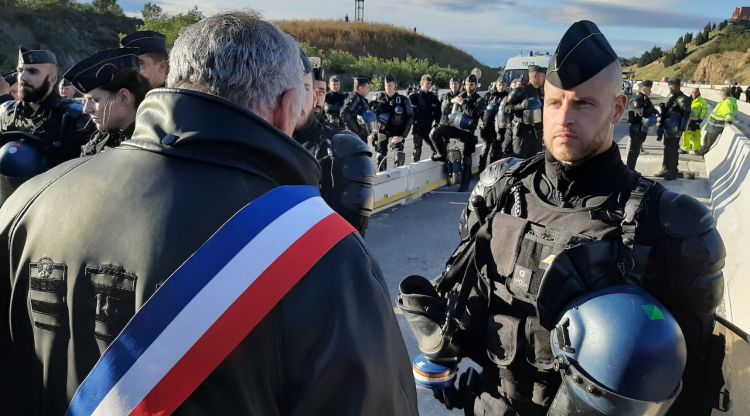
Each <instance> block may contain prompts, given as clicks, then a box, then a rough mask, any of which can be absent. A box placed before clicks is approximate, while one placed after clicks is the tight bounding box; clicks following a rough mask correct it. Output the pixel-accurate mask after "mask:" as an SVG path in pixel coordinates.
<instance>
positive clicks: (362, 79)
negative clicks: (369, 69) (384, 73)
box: [354, 75, 372, 85]
mask: <svg viewBox="0 0 750 416" xmlns="http://www.w3.org/2000/svg"><path fill="white" fill-rule="evenodd" d="M354 80H355V81H356V82H357V83H358V84H359V85H365V84H371V83H372V78H370V77H369V76H367V75H355V76H354Z"/></svg>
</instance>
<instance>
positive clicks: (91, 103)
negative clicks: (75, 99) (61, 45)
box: [63, 48, 150, 156]
mask: <svg viewBox="0 0 750 416" xmlns="http://www.w3.org/2000/svg"><path fill="white" fill-rule="evenodd" d="M63 79H64V80H65V81H67V82H68V83H69V85H71V88H73V86H75V88H76V89H77V90H78V91H80V92H82V93H84V98H85V102H84V105H83V112H84V113H86V114H89V115H90V116H91V120H92V121H93V122H94V124H95V125H96V128H97V130H98V131H97V133H96V134H95V135H94V137H93V138H92V139H91V140H89V142H88V143H86V144H84V145H83V146H82V147H81V156H90V155H95V154H97V153H100V152H102V151H103V150H105V149H109V148H113V147H117V146H119V145H120V144H121V143H122V142H123V141H125V140H129V139H130V138H131V137H132V136H133V131H135V113H136V110H137V109H138V106H139V105H140V104H141V102H142V101H143V99H144V98H146V93H147V92H148V90H149V89H150V85H149V82H148V80H147V79H146V78H145V77H144V76H143V75H141V74H140V73H139V72H138V49H137V48H117V49H106V50H103V51H100V52H97V53H95V54H93V55H91V56H89V57H88V58H86V59H84V60H83V61H81V62H79V63H77V64H75V65H74V66H73V67H72V68H70V69H69V70H68V72H66V73H65V75H63Z"/></svg>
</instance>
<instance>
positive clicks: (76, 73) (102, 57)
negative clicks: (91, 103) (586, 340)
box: [63, 48, 139, 93]
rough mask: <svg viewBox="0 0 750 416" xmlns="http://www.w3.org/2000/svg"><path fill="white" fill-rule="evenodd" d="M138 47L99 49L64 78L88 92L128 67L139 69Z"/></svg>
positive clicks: (104, 83) (76, 65)
mask: <svg viewBox="0 0 750 416" xmlns="http://www.w3.org/2000/svg"><path fill="white" fill-rule="evenodd" d="M138 54H139V50H138V48H117V49H106V50H103V51H99V52H97V53H95V54H93V55H91V56H89V57H88V58H86V59H84V60H83V61H81V62H79V63H77V64H75V65H74V66H73V67H72V68H70V69H69V70H68V72H66V73H65V75H63V78H65V79H67V80H69V81H70V83H71V84H73V86H74V87H76V89H78V91H80V92H82V93H87V92H89V91H91V90H93V89H95V88H98V87H101V86H104V85H107V84H109V83H110V82H112V80H114V78H115V76H117V74H119V73H120V71H124V70H127V69H131V70H136V71H137V70H138Z"/></svg>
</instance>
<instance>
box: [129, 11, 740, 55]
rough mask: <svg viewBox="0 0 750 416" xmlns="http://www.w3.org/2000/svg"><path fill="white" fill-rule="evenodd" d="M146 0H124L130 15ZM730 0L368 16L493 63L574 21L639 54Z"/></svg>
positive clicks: (550, 43) (543, 44)
mask: <svg viewBox="0 0 750 416" xmlns="http://www.w3.org/2000/svg"><path fill="white" fill-rule="evenodd" d="M152 2H154V3H157V4H159V5H161V6H162V7H163V8H164V10H165V11H166V12H168V13H179V12H184V11H186V10H188V9H190V8H192V7H193V6H195V5H197V6H198V8H199V9H200V10H201V11H203V13H204V14H206V15H210V14H213V13H216V12H219V11H222V10H234V9H241V8H247V7H250V8H253V9H256V10H258V11H260V12H261V13H262V14H263V16H264V17H266V18H268V19H331V18H333V19H342V20H343V19H344V16H345V15H347V14H348V15H349V17H350V18H351V19H352V20H353V18H354V0H263V1H259V0H212V1H211V2H210V3H209V2H201V3H198V2H197V1H196V0H156V1H153V0H152ZM144 3H146V1H141V0H120V5H121V6H122V7H123V9H125V11H126V12H128V13H137V12H140V11H141V10H142V8H143V4H144ZM737 4H738V3H736V2H730V1H728V0H709V1H706V0H700V1H697V0H692V1H683V0H473V1H466V0H377V1H376V0H365V14H364V16H365V20H366V21H371V22H384V23H390V24H394V25H397V26H402V27H407V28H414V27H416V28H417V31H418V32H419V33H421V34H424V35H427V36H430V37H432V38H435V39H438V40H440V41H443V42H446V43H450V44H452V45H454V46H457V47H459V48H461V49H464V50H466V51H467V52H469V53H470V54H472V55H474V57H476V58H477V59H479V61H481V62H482V63H484V64H486V65H489V66H502V65H504V64H505V61H506V60H507V59H508V57H510V56H515V55H518V54H521V53H528V51H529V50H532V49H533V50H538V51H541V52H550V53H552V52H554V50H555V47H556V45H557V42H558V41H559V39H560V37H561V36H562V35H563V33H565V31H566V30H567V28H568V26H569V25H570V24H571V23H573V22H575V21H577V20H581V19H588V20H591V21H593V22H595V23H596V24H597V25H598V26H599V28H600V29H601V30H602V32H603V33H604V34H605V35H606V36H607V38H608V39H609V41H610V42H611V43H612V45H613V47H614V48H615V51H616V52H617V53H618V55H620V56H623V57H632V56H638V55H640V54H641V53H643V51H644V50H646V49H650V48H651V47H652V46H660V47H662V48H670V47H672V46H673V45H674V42H675V41H676V40H677V38H678V37H679V36H680V35H682V34H684V33H686V32H696V31H698V30H700V29H702V28H703V26H704V25H705V24H706V23H707V22H708V21H713V22H719V21H721V20H724V19H727V18H729V17H731V15H732V12H733V11H734V8H735V6H736V5H737Z"/></svg>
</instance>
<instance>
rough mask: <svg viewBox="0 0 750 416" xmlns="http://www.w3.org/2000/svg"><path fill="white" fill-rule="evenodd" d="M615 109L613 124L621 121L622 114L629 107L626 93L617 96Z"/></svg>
mask: <svg viewBox="0 0 750 416" xmlns="http://www.w3.org/2000/svg"><path fill="white" fill-rule="evenodd" d="M614 105H615V111H614V112H613V113H612V120H611V121H610V122H611V123H612V124H617V123H619V122H620V119H621V118H622V115H623V114H625V110H626V109H627V108H628V97H626V96H624V95H618V96H617V97H615V104H614Z"/></svg>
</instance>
